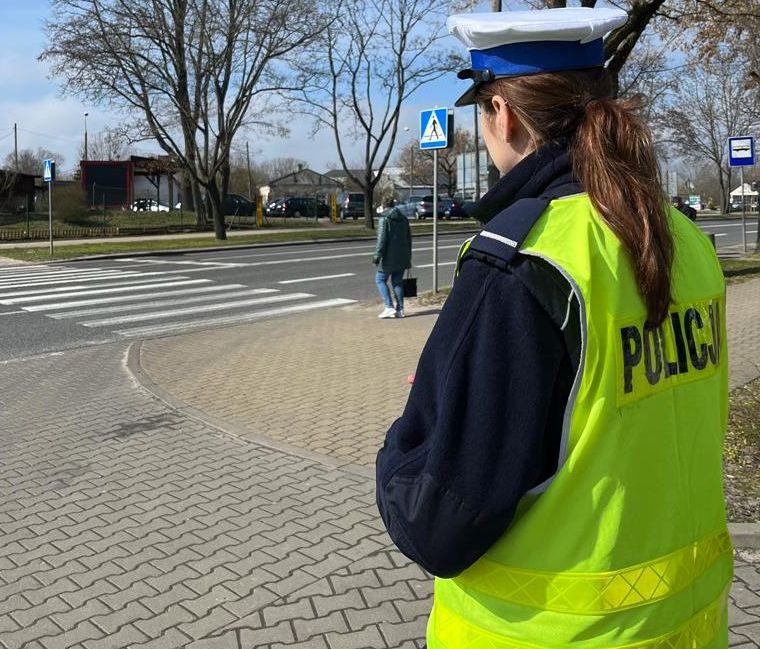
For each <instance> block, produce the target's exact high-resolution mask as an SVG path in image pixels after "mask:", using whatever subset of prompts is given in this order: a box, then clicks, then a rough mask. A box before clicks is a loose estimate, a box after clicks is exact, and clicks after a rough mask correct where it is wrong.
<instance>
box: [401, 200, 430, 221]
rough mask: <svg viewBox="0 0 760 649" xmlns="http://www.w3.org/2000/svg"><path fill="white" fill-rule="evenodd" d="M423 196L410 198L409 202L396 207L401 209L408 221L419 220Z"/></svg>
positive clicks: (406, 201)
mask: <svg viewBox="0 0 760 649" xmlns="http://www.w3.org/2000/svg"><path fill="white" fill-rule="evenodd" d="M423 198H424V197H423V196H410V197H409V198H408V199H407V200H405V201H403V202H401V203H397V204H396V207H397V208H398V209H400V210H401V211H402V212H403V214H404V216H405V217H406V218H408V219H416V218H417V207H418V206H419V204H420V202H421V201H422V199H423Z"/></svg>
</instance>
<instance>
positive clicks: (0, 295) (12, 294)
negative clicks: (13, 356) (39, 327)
mask: <svg viewBox="0 0 760 649" xmlns="http://www.w3.org/2000/svg"><path fill="white" fill-rule="evenodd" d="M151 274H152V273H142V274H141V275H138V277H144V276H145V275H151ZM162 274H163V273H162ZM167 279H168V278H167V277H153V278H152V279H131V278H127V281H126V282H106V283H105V284H98V285H97V287H94V286H82V285H80V284H78V283H77V284H74V285H69V286H59V287H56V288H37V289H34V290H33V291H11V292H10V293H0V299H2V298H12V297H21V296H23V295H42V294H43V293H66V292H67V291H79V290H85V289H90V288H110V287H111V286H137V285H139V284H158V283H160V282H165V281H166V280H167ZM171 279H187V277H185V276H184V275H175V276H174V277H172V278H171Z"/></svg>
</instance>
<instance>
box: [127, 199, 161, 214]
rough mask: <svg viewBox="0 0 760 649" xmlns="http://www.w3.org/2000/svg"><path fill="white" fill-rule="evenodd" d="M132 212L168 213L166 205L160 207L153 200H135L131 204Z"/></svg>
mask: <svg viewBox="0 0 760 649" xmlns="http://www.w3.org/2000/svg"><path fill="white" fill-rule="evenodd" d="M132 211H133V212H168V211H169V206H168V205H161V204H160V203H158V202H157V201H156V200H155V199H153V198H136V199H135V200H134V202H133V203H132Z"/></svg>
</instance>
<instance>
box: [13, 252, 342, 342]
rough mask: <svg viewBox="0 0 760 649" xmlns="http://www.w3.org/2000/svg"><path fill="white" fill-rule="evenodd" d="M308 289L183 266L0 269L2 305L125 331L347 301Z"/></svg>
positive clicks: (220, 322) (163, 331)
mask: <svg viewBox="0 0 760 649" xmlns="http://www.w3.org/2000/svg"><path fill="white" fill-rule="evenodd" d="M353 302H355V300H350V299H346V298H331V299H319V297H318V296H317V295H315V294H314V293H305V292H296V291H294V292H287V291H282V290H280V289H277V288H268V287H262V288H251V287H249V286H247V285H245V284H240V283H221V282H217V281H215V280H212V279H208V278H204V277H198V276H197V275H189V274H188V269H186V268H183V269H178V270H161V271H159V270H145V271H143V270H141V269H135V268H130V267H126V268H125V267H103V268H94V267H87V268H71V267H65V266H49V265H37V266H23V267H12V268H1V269H0V308H2V307H8V308H10V309H16V310H18V311H14V312H20V311H23V312H26V313H30V314H40V315H42V316H45V317H48V318H51V319H53V320H59V321H67V322H73V323H76V324H78V325H81V326H83V327H87V328H89V329H94V330H107V331H109V332H111V333H113V334H116V335H118V336H121V337H125V338H136V337H141V338H142V337H151V336H161V335H167V334H173V333H181V332H184V331H192V330H195V329H205V328H209V327H218V326H224V325H231V324H237V323H244V322H253V321H255V320H261V319H265V318H273V317H277V316H283V315H289V314H294V313H300V312H303V311H312V310H315V309H327V308H331V307H337V306H343V305H346V304H351V303H353Z"/></svg>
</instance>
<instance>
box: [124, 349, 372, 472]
mask: <svg viewBox="0 0 760 649" xmlns="http://www.w3.org/2000/svg"><path fill="white" fill-rule="evenodd" d="M142 346H143V341H142V340H139V341H137V342H133V343H131V344H130V345H129V347H128V348H127V351H126V359H125V367H126V369H127V372H128V373H129V374H130V375H131V377H132V380H133V381H134V382H135V383H136V384H137V385H139V386H140V387H141V388H143V389H144V390H145V391H147V392H148V393H149V394H151V395H152V396H153V397H155V398H156V399H158V400H159V401H161V402H162V403H163V404H164V405H166V406H167V407H168V408H171V409H172V410H175V411H176V412H179V413H181V414H182V415H184V416H185V417H188V418H189V419H193V420H195V421H197V422H200V423H201V424H204V425H206V426H209V427H210V428H214V429H215V430H217V431H219V432H220V433H221V434H223V435H228V436H230V437H234V438H236V439H239V440H241V441H243V442H248V443H251V444H258V445H260V446H264V447H266V448H270V449H273V450H276V451H280V452H282V453H287V454H289V455H295V456H296V457H301V458H304V459H306V460H311V461H312V462H317V463H319V464H324V465H326V466H328V467H330V468H331V469H339V470H341V471H345V472H346V473H351V474H353V475H355V476H358V477H361V478H367V479H370V480H374V478H375V472H374V470H373V469H371V468H368V467H361V466H357V465H356V464H352V463H350V462H341V461H339V460H336V459H335V458H333V457H331V456H329V455H324V454H322V453H316V452H315V451H310V450H308V449H304V448H300V447H298V446H294V445H292V444H287V443H285V442H280V441H277V440H273V439H271V438H270V437H266V436H264V435H259V434H258V433H254V432H252V431H250V430H249V429H247V428H245V427H243V426H238V425H236V424H233V423H230V422H229V421H227V420H224V419H222V418H220V417H215V416H213V415H209V414H208V413H206V412H204V411H202V410H199V409H198V408H194V407H192V406H190V405H188V404H186V403H185V402H183V401H181V400H179V399H177V398H176V397H175V396H174V395H173V394H171V393H170V392H169V391H167V390H165V389H164V388H162V387H161V386H160V385H159V384H158V383H156V382H155V381H154V380H153V379H152V378H151V376H150V375H149V374H148V372H147V371H146V370H145V369H144V368H143V367H142V364H141V362H140V358H141V354H142Z"/></svg>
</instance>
